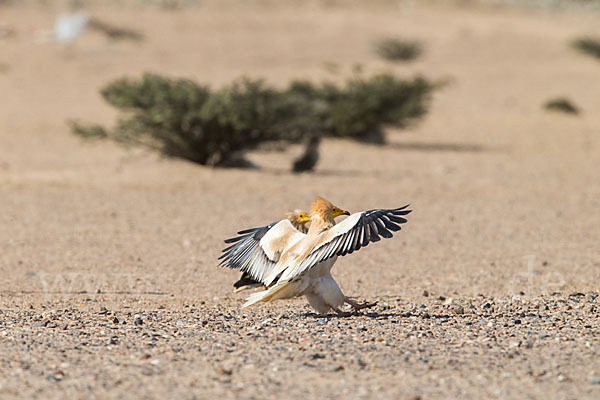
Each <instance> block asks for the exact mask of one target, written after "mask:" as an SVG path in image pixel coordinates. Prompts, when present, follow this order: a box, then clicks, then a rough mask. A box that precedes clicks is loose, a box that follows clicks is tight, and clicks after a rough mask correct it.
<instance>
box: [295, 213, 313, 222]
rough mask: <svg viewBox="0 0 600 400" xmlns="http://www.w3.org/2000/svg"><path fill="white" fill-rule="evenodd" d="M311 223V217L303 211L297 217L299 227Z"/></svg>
mask: <svg viewBox="0 0 600 400" xmlns="http://www.w3.org/2000/svg"><path fill="white" fill-rule="evenodd" d="M309 221H310V215H308V213H307V212H304V211H301V212H299V213H298V214H297V215H296V222H298V224H299V225H304V224H306V223H307V222H309Z"/></svg>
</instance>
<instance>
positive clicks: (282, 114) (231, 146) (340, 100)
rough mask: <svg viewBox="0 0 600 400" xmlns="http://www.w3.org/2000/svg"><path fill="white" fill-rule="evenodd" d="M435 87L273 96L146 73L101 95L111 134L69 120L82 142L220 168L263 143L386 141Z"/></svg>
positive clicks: (378, 80)
mask: <svg viewBox="0 0 600 400" xmlns="http://www.w3.org/2000/svg"><path fill="white" fill-rule="evenodd" d="M434 88H435V86H434V85H432V84H431V83H429V82H427V81H426V80H425V79H423V78H415V79H412V80H401V79H397V78H395V77H393V76H391V75H377V76H374V77H372V78H370V79H362V78H353V79H350V80H349V81H347V82H346V84H345V85H344V86H337V85H334V84H330V83H326V84H323V85H319V86H316V85H313V84H311V83H309V82H306V81H295V82H292V83H291V84H290V85H289V86H288V87H287V88H286V89H284V90H277V89H275V88H272V87H270V86H268V85H266V84H265V83H264V82H263V81H261V80H250V79H245V78H243V79H240V80H238V81H235V82H233V83H232V84H230V85H228V86H226V87H224V88H222V89H220V90H216V91H211V90H210V89H209V88H208V87H207V86H203V85H198V84H196V83H194V82H192V81H190V80H185V79H168V78H165V77H162V76H159V75H153V74H145V75H144V76H143V77H142V78H140V79H134V80H131V79H127V78H122V79H118V80H116V81H114V82H112V83H109V84H108V85H107V86H106V87H105V88H104V89H102V91H101V93H102V96H103V97H104V99H105V100H106V101H107V102H108V103H110V104H111V105H112V106H114V107H116V108H118V109H120V110H122V111H123V113H122V114H121V116H120V117H119V118H118V120H117V123H116V125H115V126H114V127H113V128H112V129H107V128H104V127H102V126H99V125H89V124H82V123H79V122H71V126H72V131H73V133H75V134H77V135H79V136H81V137H84V138H89V139H93V138H99V139H109V140H112V141H115V142H117V143H120V144H123V145H128V146H130V145H133V146H141V147H145V148H148V149H152V150H156V151H158V152H160V153H161V154H163V155H166V156H170V157H180V158H184V159H186V160H189V161H193V162H196V163H199V164H205V165H225V164H227V163H228V161H229V160H230V159H231V158H232V157H235V156H237V155H238V154H239V153H240V152H242V151H244V150H248V149H252V148H255V147H256V146H258V145H260V144H263V143H266V142H273V141H279V142H285V143H290V142H297V141H299V140H301V139H302V138H305V137H311V136H315V135H317V136H334V137H347V138H352V139H358V140H363V141H372V142H379V143H383V142H384V134H383V127H384V126H385V125H389V126H395V127H403V126H405V125H406V124H407V123H408V122H409V121H411V120H414V119H416V118H419V117H421V116H422V115H423V114H424V113H425V112H426V110H427V103H428V100H429V98H430V94H431V92H432V90H433V89H434Z"/></svg>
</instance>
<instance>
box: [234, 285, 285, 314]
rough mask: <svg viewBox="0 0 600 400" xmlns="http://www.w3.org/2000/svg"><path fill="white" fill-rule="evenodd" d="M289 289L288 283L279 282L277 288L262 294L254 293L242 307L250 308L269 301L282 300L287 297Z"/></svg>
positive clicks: (264, 291) (274, 287)
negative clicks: (287, 289) (286, 290)
mask: <svg viewBox="0 0 600 400" xmlns="http://www.w3.org/2000/svg"><path fill="white" fill-rule="evenodd" d="M287 287H288V282H279V283H277V284H276V285H275V286H272V287H270V288H269V289H267V290H263V291H261V292H256V293H252V294H251V295H250V296H248V298H247V299H246V302H245V303H244V304H243V305H242V308H246V307H250V306H251V305H253V304H256V303H266V302H267V301H271V300H277V299H281V298H283V297H284V295H285V293H284V292H285V289H286V288H287Z"/></svg>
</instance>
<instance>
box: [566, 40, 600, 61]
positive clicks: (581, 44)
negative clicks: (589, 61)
mask: <svg viewBox="0 0 600 400" xmlns="http://www.w3.org/2000/svg"><path fill="white" fill-rule="evenodd" d="M572 46H573V47H574V48H575V49H577V50H579V51H581V52H582V53H584V54H587V55H589V56H592V57H595V58H599V59H600V40H598V39H592V38H579V39H575V40H574V41H573V42H572Z"/></svg>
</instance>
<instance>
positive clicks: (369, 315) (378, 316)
mask: <svg viewBox="0 0 600 400" xmlns="http://www.w3.org/2000/svg"><path fill="white" fill-rule="evenodd" d="M402 314H404V313H402V312H397V313H393V312H384V313H382V312H377V311H371V312H357V313H352V314H351V315H349V316H340V315H337V314H326V315H323V314H317V313H314V312H306V313H304V314H302V316H303V317H304V318H312V319H323V318H326V319H327V320H335V319H349V318H355V317H366V318H369V319H389V318H400V317H402Z"/></svg>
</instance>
